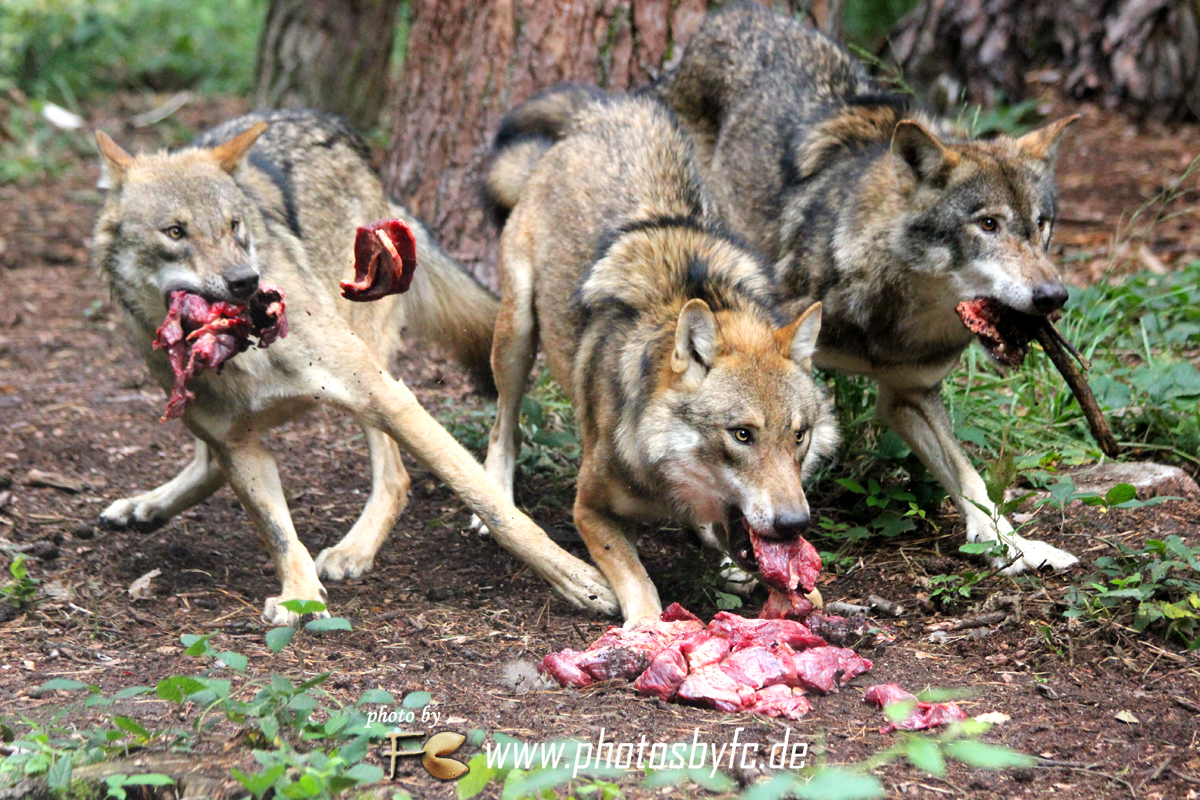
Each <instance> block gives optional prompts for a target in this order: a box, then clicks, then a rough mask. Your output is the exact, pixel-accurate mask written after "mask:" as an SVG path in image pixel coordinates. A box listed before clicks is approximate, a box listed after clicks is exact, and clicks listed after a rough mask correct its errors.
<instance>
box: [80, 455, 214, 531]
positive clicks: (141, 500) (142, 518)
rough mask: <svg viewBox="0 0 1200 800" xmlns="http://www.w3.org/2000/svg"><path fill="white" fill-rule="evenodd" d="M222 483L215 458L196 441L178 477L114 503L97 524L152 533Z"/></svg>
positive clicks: (203, 498) (206, 496) (204, 497)
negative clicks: (194, 447)
mask: <svg viewBox="0 0 1200 800" xmlns="http://www.w3.org/2000/svg"><path fill="white" fill-rule="evenodd" d="M224 484H225V474H224V473H223V472H221V467H220V465H219V464H218V463H217V459H216V456H215V455H214V454H213V452H212V451H211V450H210V449H209V447H208V445H207V444H205V443H204V441H203V440H201V439H196V452H195V455H194V456H193V457H192V460H191V461H190V462H189V463H188V465H187V466H186V467H184V468H183V469H182V470H181V471H180V473H179V474H178V475H176V476H175V477H174V478H172V479H171V480H169V481H167V482H166V483H164V484H163V485H162V486H159V487H158V488H157V489H151V490H150V491H148V492H145V493H143V494H139V495H136V496H134V497H126V498H123V499H121V500H117V501H115V502H114V503H112V504H111V505H110V506H109V507H108V508H106V509H104V511H102V512H101V513H100V524H101V525H102V526H104V527H106V528H111V529H114V530H116V529H121V528H135V529H137V530H153V529H154V528H157V527H158V526H160V525H162V524H163V523H165V522H166V521H167V520H169V519H170V518H171V517H173V516H175V515H176V514H178V513H179V512H181V511H186V510H187V509H189V508H191V507H192V506H194V505H196V504H197V503H200V502H203V501H204V500H206V499H207V498H208V496H209V495H211V494H212V493H213V492H215V491H216V490H217V489H220V488H221V487H222V486H223V485H224Z"/></svg>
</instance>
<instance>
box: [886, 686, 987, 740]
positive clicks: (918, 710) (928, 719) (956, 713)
mask: <svg viewBox="0 0 1200 800" xmlns="http://www.w3.org/2000/svg"><path fill="white" fill-rule="evenodd" d="M863 702H864V703H874V704H875V705H876V706H878V707H879V708H887V707H888V706H891V705H895V704H896V703H904V702H911V703H912V704H913V705H912V710H911V711H909V713H908V716H907V717H905V718H904V719H902V720H900V721H899V722H891V721H889V722H888V724H887V725H884V726H883V727H882V728H880V729H879V732H880V733H891V732H892V731H894V730H905V731H920V730H924V729H926V728H936V727H937V726H939V725H948V724H950V723H951V722H961V721H962V720H964V719H966V718H967V715H966V713H964V712H963V710H962V709H961V708H959V707H958V706H956V705H955V704H954V703H923V702H921V701H919V700H917V698H916V696H915V695H913V694H910V693H909V692H906V691H904V690H903V689H901V688H900V687H899V686H898V685H896V684H894V683H881V684H879V685H877V686H872V687H871V688H869V689H867V691H866V693H865V694H863Z"/></svg>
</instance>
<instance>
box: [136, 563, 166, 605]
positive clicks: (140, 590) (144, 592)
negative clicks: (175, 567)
mask: <svg viewBox="0 0 1200 800" xmlns="http://www.w3.org/2000/svg"><path fill="white" fill-rule="evenodd" d="M159 575H162V570H161V569H152V570H150V571H149V572H147V573H146V574H145V575H143V576H142V577H140V578H138V579H137V580H136V581H134V582H133V583H131V584H129V596H130V597H132V598H133V599H134V600H145V599H146V598H148V597H153V596H154V593H153V592H152V591H151V590H150V582H151V581H152V580H154V579H155V578H157V577H158V576H159Z"/></svg>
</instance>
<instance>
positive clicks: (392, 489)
mask: <svg viewBox="0 0 1200 800" xmlns="http://www.w3.org/2000/svg"><path fill="white" fill-rule="evenodd" d="M362 429H363V434H364V435H365V436H366V438H367V447H368V449H369V450H370V453H371V496H370V497H368V498H367V505H366V506H365V507H364V508H363V512H362V516H360V517H359V518H358V521H357V522H355V523H354V527H353V528H351V529H350V532H349V533H347V534H346V535H345V536H344V537H343V538H342V540H341V541H340V542H338V543H337V544H336V545H334V546H333V547H327V548H325V549H324V550H322V551H321V554H320V555H318V556H317V560H316V567H317V573H318V574H319V575H321V577H323V578H325V579H326V580H331V581H340V580H342V579H343V578H357V577H359V576H360V575H362V574H363V573H364V572H366V571H367V570H369V569H370V568H371V565H372V564H373V563H375V554H376V553H377V552H379V548H380V546H382V545H383V542H384V540H385V539H386V538H387V535H388V533H389V532H390V531H391V530H392V526H393V525H395V524H396V520H398V519H399V518H400V515H401V514H402V513H403V512H404V506H405V505H406V504H407V503H408V487H409V484H410V481H409V477H408V472H406V471H405V469H404V464H403V463H402V462H401V461H400V447H399V445H397V444H396V442H395V441H394V440H393V439H392V437H390V436H388V435H387V434H386V433H383V432H382V431H380V430H378V429H376V428H372V427H370V426H369V425H363V426H362Z"/></svg>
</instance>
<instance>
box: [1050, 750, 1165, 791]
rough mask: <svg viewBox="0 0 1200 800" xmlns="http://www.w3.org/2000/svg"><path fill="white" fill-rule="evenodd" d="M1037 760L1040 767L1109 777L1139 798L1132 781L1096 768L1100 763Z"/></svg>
mask: <svg viewBox="0 0 1200 800" xmlns="http://www.w3.org/2000/svg"><path fill="white" fill-rule="evenodd" d="M1037 762H1038V763H1037V766H1039V767H1054V768H1056V769H1068V770H1071V771H1072V772H1082V773H1084V774H1085V775H1096V776H1098V777H1101V778H1107V779H1108V780H1110V781H1112V782H1114V783H1119V784H1121V785H1123V786H1124V787H1125V788H1126V789H1128V790H1129V796H1130V797H1132V798H1134V800H1137V792H1135V791H1134V790H1133V784H1132V783H1130V782H1129V781H1127V780H1125V779H1124V778H1118V777H1117V776H1116V775H1113V774H1112V773H1109V772H1101V771H1100V770H1098V769H1096V767H1099V766H1100V765H1099V764H1084V763H1082V762H1079V761H1055V760H1054V759H1052V758H1039V759H1038V760H1037ZM1171 771H1172V772H1175V770H1174V769H1172V770H1171ZM1176 774H1178V773H1176Z"/></svg>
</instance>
